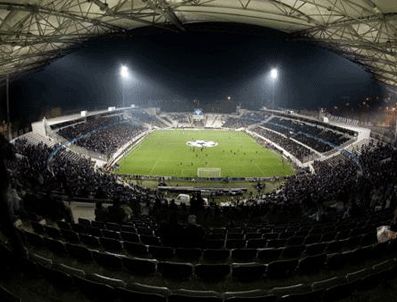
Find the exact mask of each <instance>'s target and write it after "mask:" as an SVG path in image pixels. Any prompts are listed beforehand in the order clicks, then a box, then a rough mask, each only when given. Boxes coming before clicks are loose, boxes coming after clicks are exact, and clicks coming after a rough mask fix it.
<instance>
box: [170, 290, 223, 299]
mask: <svg viewBox="0 0 397 302" xmlns="http://www.w3.org/2000/svg"><path fill="white" fill-rule="evenodd" d="M192 292H193V291H192ZM184 301H186V302H222V301H223V299H222V298H221V297H219V296H216V295H207V296H204V295H196V294H194V293H184V294H172V295H170V296H169V297H168V302H184Z"/></svg>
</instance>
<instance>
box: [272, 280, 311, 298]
mask: <svg viewBox="0 0 397 302" xmlns="http://www.w3.org/2000/svg"><path fill="white" fill-rule="evenodd" d="M310 290H311V289H310V287H308V286H306V285H304V284H302V283H299V284H294V285H288V286H278V287H273V288H272V289H271V290H270V291H269V293H271V294H273V295H276V296H280V297H282V296H285V295H291V294H297V293H304V292H308V291H310Z"/></svg>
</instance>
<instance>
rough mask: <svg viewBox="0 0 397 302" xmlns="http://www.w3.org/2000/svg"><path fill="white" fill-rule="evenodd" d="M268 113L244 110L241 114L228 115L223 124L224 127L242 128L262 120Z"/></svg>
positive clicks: (267, 116)
mask: <svg viewBox="0 0 397 302" xmlns="http://www.w3.org/2000/svg"><path fill="white" fill-rule="evenodd" d="M269 117H270V115H268V114H266V113H264V112H250V111H248V112H244V113H243V114H242V115H241V116H229V118H228V119H227V120H226V121H225V123H224V124H223V127H225V128H236V129H237V128H243V127H248V126H250V125H253V124H258V123H262V122H264V121H265V120H266V119H267V118H269Z"/></svg>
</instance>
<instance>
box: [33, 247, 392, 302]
mask: <svg viewBox="0 0 397 302" xmlns="http://www.w3.org/2000/svg"><path fill="white" fill-rule="evenodd" d="M31 261H32V262H33V263H34V265H35V267H36V269H37V271H38V272H40V273H41V274H42V275H43V276H44V277H45V278H47V279H48V281H50V282H51V283H52V284H53V285H54V286H55V287H60V288H63V289H65V290H68V291H70V289H71V288H73V287H75V288H78V289H79V290H80V291H81V292H82V293H83V294H84V295H85V296H87V297H88V298H89V299H90V300H92V301H106V302H112V301H121V302H124V301H125V302H127V301H128V302H129V301H138V302H141V301H142V302H143V301H145V302H182V301H183V302H185V301H186V302H223V301H225V302H226V301H228V302H247V301H251V302H259V301H261V302H270V301H271V302H276V301H280V302H281V301H283V302H291V301H305V302H310V301H316V302H317V301H324V302H330V301H336V300H339V299H343V298H345V297H348V296H349V295H351V293H352V292H353V291H355V290H368V289H371V288H374V287H376V286H377V285H379V284H381V283H382V282H384V281H387V280H390V279H391V278H393V277H394V276H395V274H396V260H395V259H389V260H385V261H381V262H379V263H377V264H375V265H372V266H368V267H365V268H362V269H360V270H356V271H353V272H349V273H347V274H345V275H341V276H334V277H331V278H328V279H324V280H318V281H314V282H312V283H310V284H302V283H298V284H293V285H289V286H279V287H273V288H271V289H269V290H264V289H254V290H245V291H227V292H224V293H219V292H216V291H212V290H186V289H174V290H170V289H169V288H167V287H162V286H154V285H147V284H141V283H137V282H133V283H129V284H127V283H126V282H125V281H123V280H121V279H117V278H111V277H108V276H105V275H101V274H97V273H93V274H86V272H85V271H84V270H81V269H77V268H74V267H70V266H67V265H65V264H62V263H59V264H55V263H53V262H52V260H51V259H48V258H44V257H42V256H38V255H36V254H32V255H31Z"/></svg>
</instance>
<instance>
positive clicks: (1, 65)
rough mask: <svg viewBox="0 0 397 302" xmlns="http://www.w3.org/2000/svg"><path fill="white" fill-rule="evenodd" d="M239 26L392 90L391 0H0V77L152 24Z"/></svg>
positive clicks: (395, 42)
mask: <svg viewBox="0 0 397 302" xmlns="http://www.w3.org/2000/svg"><path fill="white" fill-rule="evenodd" d="M193 22H240V23H247V24H255V25H260V26H264V27H269V28H273V29H277V30H281V31H284V32H287V33H291V34H292V35H293V36H294V37H295V38H297V39H304V40H306V39H307V40H310V41H315V42H318V43H321V44H322V45H324V46H326V47H329V48H331V49H332V50H334V51H335V52H337V53H339V54H342V55H344V56H345V57H347V58H349V59H350V60H352V61H355V62H357V63H359V64H361V65H363V66H364V67H365V68H366V69H368V70H369V71H371V72H372V73H373V74H374V75H375V77H376V78H377V79H379V80H380V81H382V82H384V83H386V84H389V85H392V86H394V87H397V0H88V1H87V0H43V1H40V0H0V77H2V76H5V75H7V74H18V73H21V72H23V71H27V70H30V69H34V68H38V67H40V66H43V65H44V64H47V63H48V62H50V61H51V60H53V59H55V58H57V57H59V56H62V55H65V54H66V53H68V52H69V51H70V50H71V49H73V47H75V46H76V45H78V44H79V43H80V42H82V41H85V40H87V39H89V38H92V37H96V36H100V35H104V34H111V33H116V32H123V31H126V30H131V29H134V28H137V27H142V26H147V25H154V26H158V27H165V28H169V29H173V30H181V31H183V30H185V29H184V24H186V23H193Z"/></svg>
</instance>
